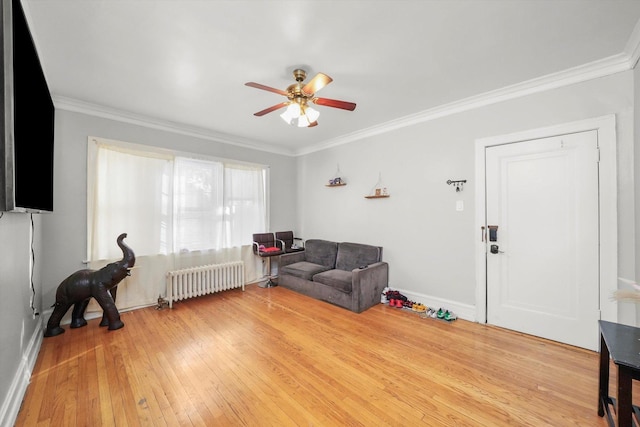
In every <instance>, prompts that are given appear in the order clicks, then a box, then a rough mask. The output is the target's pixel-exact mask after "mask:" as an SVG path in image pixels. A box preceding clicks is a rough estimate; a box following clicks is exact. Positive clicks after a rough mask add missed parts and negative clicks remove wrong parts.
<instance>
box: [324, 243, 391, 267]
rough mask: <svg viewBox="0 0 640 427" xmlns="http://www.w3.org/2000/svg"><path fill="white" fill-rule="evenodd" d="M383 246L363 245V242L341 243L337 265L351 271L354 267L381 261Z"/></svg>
mask: <svg viewBox="0 0 640 427" xmlns="http://www.w3.org/2000/svg"><path fill="white" fill-rule="evenodd" d="M381 252H382V251H381V248H379V247H378V246H371V245H363V244H361V243H347V242H343V243H339V244H338V255H337V258H336V267H335V268H337V269H340V270H345V271H351V270H353V269H354V268H358V267H362V266H365V265H369V264H374V263H376V262H379V261H381V260H382V259H381Z"/></svg>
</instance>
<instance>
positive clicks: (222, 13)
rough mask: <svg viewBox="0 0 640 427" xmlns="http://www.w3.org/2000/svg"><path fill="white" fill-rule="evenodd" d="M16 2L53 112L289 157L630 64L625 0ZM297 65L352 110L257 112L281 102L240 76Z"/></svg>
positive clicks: (286, 74) (631, 24)
mask: <svg viewBox="0 0 640 427" xmlns="http://www.w3.org/2000/svg"><path fill="white" fill-rule="evenodd" d="M22 1H23V4H24V5H25V9H26V14H27V19H28V21H29V23H30V25H32V30H33V35H34V39H35V43H36V46H37V48H38V50H39V52H40V56H41V61H42V63H43V67H44V71H45V74H46V77H47V80H48V82H49V85H50V89H51V91H52V94H53V96H54V102H55V103H56V106H57V107H58V108H64V109H69V110H77V111H84V112H89V113H91V114H97V115H101V116H105V117H119V118H121V119H124V120H129V121H133V122H134V123H135V122H149V123H152V124H154V125H155V126H160V127H163V128H166V127H169V128H175V129H177V130H179V131H181V132H187V133H194V134H199V135H201V136H205V137H207V138H210V139H212V140H218V141H225V142H231V143H237V144H240V145H245V146H251V147H260V148H261V149H263V150H267V151H273V152H279V153H284V154H291V155H296V154H301V153H304V152H310V151H313V150H317V149H321V148H323V147H327V146H331V145H335V144H338V143H342V142H348V141H349V140H353V139H357V138H361V137H365V136H366V135H370V134H373V133H376V132H381V131H383V130H384V129H387V128H393V127H394V126H399V125H401V124H402V123H406V122H410V121H416V120H424V119H425V118H429V117H432V116H435V115H437V114H441V113H442V112H446V111H454V110H456V108H457V109H460V108H465V107H464V106H467V107H468V106H472V105H474V102H476V103H482V102H486V101H487V100H488V99H490V98H491V97H490V96H489V95H487V93H488V92H492V94H493V95H494V96H495V95H499V96H503V97H504V96H513V95H514V94H517V93H525V92H527V91H529V92H530V91H533V90H536V88H537V87H542V86H545V85H546V87H548V86H549V85H554V84H566V83H567V82H572V81H579V80H581V79H584V78H586V77H593V76H598V75H605V74H607V73H611V72H615V71H620V70H622V69H629V68H630V67H632V66H633V65H635V62H634V61H635V60H637V54H636V51H637V50H638V47H637V45H638V44H639V43H638V39H639V38H640V36H639V35H638V32H640V30H638V29H636V30H635V31H634V28H635V26H636V24H637V23H638V20H639V19H640V1H638V0H424V1H418V0H389V1H377V0H369V1H364V0H361V1H360V0H358V1H356V0H336V1H331V0H312V1H311V0H310V1H303V0H298V1H264V0H208V1H207V0H22ZM299 67H302V68H304V69H306V70H307V72H308V76H309V77H308V78H307V81H308V80H309V79H310V78H311V77H312V76H313V75H315V73H317V72H323V73H325V74H328V75H329V76H331V77H332V78H333V82H332V83H331V84H329V85H327V86H326V87H325V88H323V89H322V90H321V91H319V92H318V96H321V97H326V98H333V99H339V100H345V101H350V102H355V103H356V104H357V108H356V109H355V111H353V112H350V111H345V110H340V109H335V108H330V107H322V106H318V107H317V110H319V111H320V118H319V120H318V122H319V126H317V127H314V128H297V127H292V126H288V125H286V124H285V123H284V122H283V121H282V120H281V119H280V117H279V113H280V112H281V111H277V112H272V113H270V114H267V115H265V116H263V117H255V116H254V115H253V113H255V112H257V111H260V110H262V109H265V108H267V107H269V106H271V105H274V104H277V103H279V102H282V101H285V100H286V99H285V98H284V97H282V96H281V95H278V94H275V93H272V92H268V91H263V90H259V89H255V88H251V87H247V86H245V85H244V83H246V82H249V81H253V82H257V83H261V84H264V85H267V86H271V87H275V88H278V89H286V87H287V86H289V85H290V84H292V83H294V79H293V75H292V71H293V69H295V68H299ZM533 79H537V80H533ZM532 80H533V81H532ZM522 82H525V83H522ZM514 85H515V86H514ZM495 91H497V92H495Z"/></svg>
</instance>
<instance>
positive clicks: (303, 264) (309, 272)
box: [278, 261, 329, 280]
mask: <svg viewBox="0 0 640 427" xmlns="http://www.w3.org/2000/svg"><path fill="white" fill-rule="evenodd" d="M327 270H329V267H325V266H324V265H318V264H314V263H312V262H308V261H300V262H294V263H293V264H289V265H285V266H284V267H282V268H281V269H280V272H279V273H278V275H284V274H290V275H292V276H295V277H299V278H301V279H305V280H312V278H313V276H314V275H315V274H318V273H322V272H323V271H327Z"/></svg>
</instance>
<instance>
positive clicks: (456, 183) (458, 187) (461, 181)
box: [447, 179, 467, 193]
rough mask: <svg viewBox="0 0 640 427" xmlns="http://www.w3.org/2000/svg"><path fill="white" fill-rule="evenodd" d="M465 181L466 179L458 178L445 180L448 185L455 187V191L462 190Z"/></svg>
mask: <svg viewBox="0 0 640 427" xmlns="http://www.w3.org/2000/svg"><path fill="white" fill-rule="evenodd" d="M466 182H467V180H466V179H459V180H456V181H454V180H451V179H449V180H447V184H448V185H453V186H455V188H456V193H459V192H460V191H462V189H463V188H464V184H465V183H466Z"/></svg>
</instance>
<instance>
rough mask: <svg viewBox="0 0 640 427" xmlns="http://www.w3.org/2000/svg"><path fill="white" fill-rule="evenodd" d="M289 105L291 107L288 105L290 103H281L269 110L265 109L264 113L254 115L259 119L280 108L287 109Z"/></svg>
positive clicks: (259, 112)
mask: <svg viewBox="0 0 640 427" xmlns="http://www.w3.org/2000/svg"><path fill="white" fill-rule="evenodd" d="M287 105H289V103H288V102H281V103H280V104H276V105H272V106H271V107H269V108H265V109H264V110H262V111H258V112H257V113H253V115H254V116H258V117H260V116H264V115H265V114H267V113H270V112H272V111H276V110H279V109H280V108H283V107H286V106H287Z"/></svg>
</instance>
